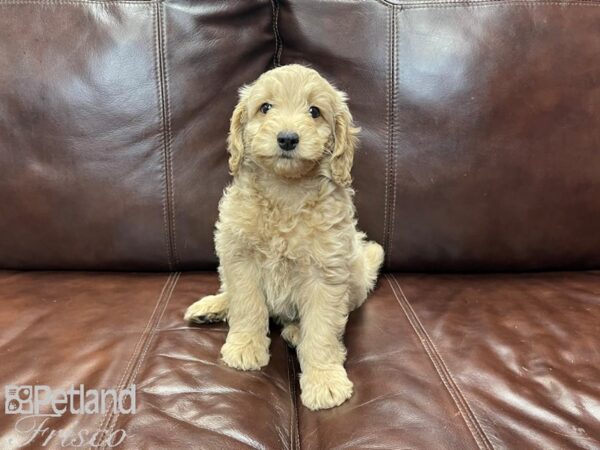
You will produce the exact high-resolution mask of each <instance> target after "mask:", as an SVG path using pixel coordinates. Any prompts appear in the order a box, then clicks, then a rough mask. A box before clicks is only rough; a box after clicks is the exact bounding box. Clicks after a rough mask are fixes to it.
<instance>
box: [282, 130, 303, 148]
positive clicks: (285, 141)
mask: <svg viewBox="0 0 600 450" xmlns="http://www.w3.org/2000/svg"><path fill="white" fill-rule="evenodd" d="M298 142H300V137H299V136H298V133H293V132H290V131H284V132H281V133H279V134H278V135H277V143H278V144H279V148H281V150H286V151H288V150H294V149H295V148H296V145H298Z"/></svg>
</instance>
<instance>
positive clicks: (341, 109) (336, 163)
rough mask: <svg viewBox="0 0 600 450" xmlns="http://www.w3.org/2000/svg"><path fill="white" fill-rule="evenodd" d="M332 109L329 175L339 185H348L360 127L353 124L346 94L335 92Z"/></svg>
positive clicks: (350, 179)
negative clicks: (331, 149)
mask: <svg viewBox="0 0 600 450" xmlns="http://www.w3.org/2000/svg"><path fill="white" fill-rule="evenodd" d="M336 97H337V98H336V101H335V106H334V109H333V127H334V131H333V152H332V155H331V176H332V178H333V181H335V182H336V183H337V184H339V185H340V186H349V185H350V183H351V182H352V177H351V175H350V170H351V169H352V162H353V160H354V151H355V150H356V147H357V145H358V137H357V135H358V133H359V131H360V128H357V127H355V126H354V122H353V120H352V115H351V114H350V110H349V109H348V104H347V103H346V100H347V97H346V94H345V93H343V92H340V91H337V92H336Z"/></svg>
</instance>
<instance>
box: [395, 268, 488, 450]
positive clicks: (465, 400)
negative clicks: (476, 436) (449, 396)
mask: <svg viewBox="0 0 600 450" xmlns="http://www.w3.org/2000/svg"><path fill="white" fill-rule="evenodd" d="M394 283H396V286H398V289H399V290H400V294H401V295H402V298H403V299H404V301H405V303H406V306H407V307H408V309H409V311H410V312H411V313H412V315H413V317H414V318H415V321H416V322H417V324H418V325H419V327H420V329H421V330H422V331H423V334H424V335H425V337H426V338H427V340H428V341H429V342H430V343H431V346H432V347H433V350H434V352H435V354H436V355H437V357H438V358H439V360H440V362H441V364H442V367H443V368H444V369H445V371H446V373H447V375H448V377H449V378H450V381H451V382H452V385H453V386H454V387H455V388H456V390H457V391H458V394H459V395H460V396H459V398H460V399H461V400H462V402H463V404H464V407H465V409H466V410H467V412H468V413H469V415H470V416H471V419H472V420H473V421H474V422H475V424H476V425H477V427H478V431H479V432H480V434H481V436H482V437H483V439H484V441H485V442H486V443H487V444H488V445H489V446H490V447H491V448H492V443H491V442H490V440H489V439H488V437H487V435H486V434H485V431H484V430H483V427H482V426H481V423H480V422H479V419H477V416H476V415H475V413H474V412H473V409H472V408H471V407H470V406H469V402H467V398H466V397H465V395H464V394H463V393H462V391H461V389H460V386H459V385H458V383H457V382H456V380H455V379H454V376H453V375H452V372H450V369H449V368H448V365H447V364H446V361H444V358H443V357H442V354H441V353H440V351H439V350H438V349H437V346H436V345H435V342H434V341H433V339H431V336H429V333H427V330H426V329H425V327H424V326H423V324H422V323H421V321H420V320H419V316H417V313H416V312H415V310H414V309H413V307H412V305H411V304H410V302H409V301H408V298H407V297H406V295H405V294H404V291H403V290H402V287H401V286H400V283H398V280H396V278H394Z"/></svg>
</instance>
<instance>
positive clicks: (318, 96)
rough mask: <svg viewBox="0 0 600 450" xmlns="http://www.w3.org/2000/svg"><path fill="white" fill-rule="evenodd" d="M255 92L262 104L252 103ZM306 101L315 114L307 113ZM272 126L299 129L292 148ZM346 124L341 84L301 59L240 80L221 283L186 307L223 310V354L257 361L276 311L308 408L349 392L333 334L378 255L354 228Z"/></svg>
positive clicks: (256, 364)
mask: <svg viewBox="0 0 600 450" xmlns="http://www.w3.org/2000/svg"><path fill="white" fill-rule="evenodd" d="M263 103H270V104H272V105H273V107H272V109H271V110H269V111H268V112H267V113H262V112H261V111H260V106H261V105H262V104H263ZM310 106H317V107H318V108H319V109H320V111H321V117H318V118H316V119H315V118H313V117H311V115H310V114H309V112H308V110H309V107H310ZM281 131H295V132H296V133H298V135H299V136H300V142H299V144H298V147H297V148H296V149H295V150H294V151H293V155H292V156H291V157H289V154H287V155H284V154H283V153H282V150H281V149H279V148H278V145H277V140H276V137H277V134H278V133H279V132H281ZM357 132H358V129H357V128H355V127H354V126H353V125H352V116H351V115H350V111H349V110H348V107H347V105H346V97H345V95H344V94H343V93H341V92H340V91H338V90H336V89H335V88H334V87H332V86H331V85H330V84H329V83H328V82H327V81H326V80H325V79H323V78H322V77H321V76H320V75H319V74H318V73H317V72H316V71H314V70H312V69H309V68H306V67H303V66H299V65H289V66H283V67H280V68H276V69H273V70H271V71H269V72H266V73H265V74H263V75H262V76H261V77H260V78H259V79H258V80H257V81H256V82H254V83H253V84H251V85H250V86H246V87H244V88H242V89H241V90H240V101H239V104H238V105H237V107H236V108H235V111H234V113H233V116H232V120H231V127H230V134H229V138H228V145H229V153H230V158H229V165H230V170H231V172H232V174H233V176H234V179H233V182H232V184H231V185H230V186H228V187H227V188H226V190H225V192H224V195H223V198H222V199H221V202H220V204H219V220H218V222H217V225H216V232H215V246H216V250H217V255H218V257H219V260H220V266H219V274H220V278H221V289H220V292H219V293H218V294H217V295H211V296H208V297H205V298H203V299H201V300H199V301H197V302H196V303H194V304H192V305H191V306H190V307H189V308H188V310H187V312H186V314H185V319H186V320H191V321H196V322H210V321H218V320H227V321H228V323H229V326H230V329H229V333H228V335H227V339H226V342H225V344H224V346H223V348H222V350H221V354H222V358H223V361H224V362H225V363H226V364H227V365H229V366H231V367H234V368H237V369H241V370H256V369H260V368H261V367H263V366H265V365H266V364H267V363H268V361H269V338H268V326H269V325H268V324H269V317H270V316H271V317H273V318H275V319H276V320H277V321H279V322H280V323H281V324H282V325H283V326H284V329H283V331H282V336H283V337H284V338H285V339H286V340H287V341H288V342H289V343H290V345H293V346H295V347H297V352H298V358H299V361H300V365H301V369H302V375H301V378H300V385H301V389H302V395H301V398H302V402H303V403H304V404H305V405H306V406H307V407H308V408H310V409H321V408H330V407H333V406H336V405H339V404H341V403H342V402H344V401H345V400H346V399H347V398H349V397H350V396H351V395H352V383H351V382H350V380H349V379H348V376H347V375H346V370H345V369H344V366H343V364H344V361H345V358H346V349H345V347H344V345H343V342H342V337H343V333H344V329H345V326H346V321H347V318H348V314H349V312H350V311H352V310H353V309H355V308H357V307H358V306H360V305H361V304H362V303H363V302H364V300H365V299H366V297H367V294H368V292H369V291H370V290H371V289H372V288H373V286H374V284H375V281H376V278H377V272H378V269H379V267H380V266H381V264H382V262H383V249H382V247H381V246H380V245H379V244H377V243H375V242H369V241H367V240H366V236H365V234H364V233H361V232H359V231H357V229H356V219H355V209H354V205H353V202H352V197H353V191H352V189H351V188H350V182H351V178H350V169H351V167H352V160H353V156H354V150H355V147H356V144H357V138H356V134H357Z"/></svg>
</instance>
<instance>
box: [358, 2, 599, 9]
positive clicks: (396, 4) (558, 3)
mask: <svg viewBox="0 0 600 450" xmlns="http://www.w3.org/2000/svg"><path fill="white" fill-rule="evenodd" d="M362 1H363V2H364V1H365V0H362ZM374 1H375V2H377V3H380V4H382V5H384V6H388V7H394V6H399V7H401V8H411V7H412V6H423V5H424V6H425V7H427V6H428V5H438V4H440V5H441V4H456V5H457V6H466V5H469V4H475V5H477V4H480V3H490V2H494V3H496V2H497V3H505V2H510V0H471V1H468V0H466V1H465V0H457V1H430V2H425V1H423V2H419V1H413V2H411V1H408V2H406V3H404V2H398V3H396V2H391V1H390V0H374ZM528 3H535V4H545V3H552V4H557V5H561V6H563V5H564V6H568V5H571V4H580V5H585V4H590V3H591V4H599V2H598V1H597V0H588V1H585V0H584V1H579V2H571V1H569V0H565V1H564V2H563V3H561V2H556V1H554V2H552V1H551V0H550V1H549V2H544V1H543V0H538V1H535V0H533V1H532V0H529V1H528Z"/></svg>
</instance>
